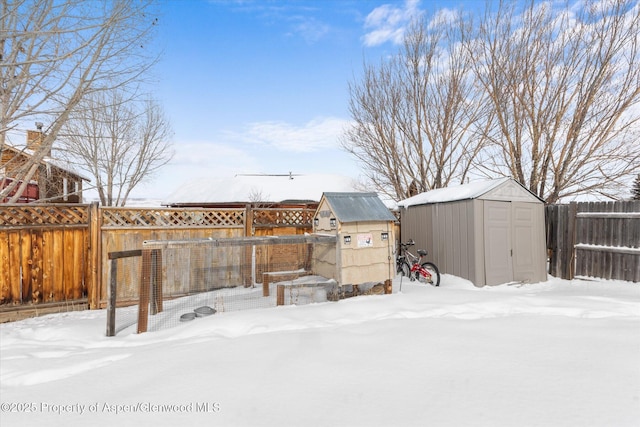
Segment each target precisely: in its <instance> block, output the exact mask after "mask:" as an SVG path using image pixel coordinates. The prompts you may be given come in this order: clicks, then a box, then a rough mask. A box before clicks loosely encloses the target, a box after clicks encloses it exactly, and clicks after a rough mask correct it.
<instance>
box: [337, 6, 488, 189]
mask: <svg viewBox="0 0 640 427" xmlns="http://www.w3.org/2000/svg"><path fill="white" fill-rule="evenodd" d="M467 34H468V29H467V28H466V23H465V21H464V20H463V19H462V18H461V17H460V16H456V17H455V18H447V19H445V18H444V16H441V15H435V16H433V17H432V19H431V20H430V21H426V20H421V21H418V22H415V23H414V24H413V25H412V26H411V27H410V28H409V30H408V32H407V34H406V36H405V39H404V45H403V48H402V49H401V51H400V52H399V53H398V54H397V55H396V56H395V57H393V58H392V59H391V60H388V61H385V60H383V61H382V62H381V63H380V64H379V65H377V66H373V65H366V64H365V70H364V76H363V78H362V81H360V82H355V83H352V84H351V85H350V87H349V90H350V111H351V116H352V120H353V125H352V126H351V127H350V128H349V129H348V130H347V131H346V132H345V134H344V135H343V138H342V145H343V147H344V148H345V149H346V150H347V151H349V152H350V153H352V154H354V155H355V156H356V157H357V158H358V159H359V160H360V161H361V162H362V164H363V166H364V169H365V173H366V175H367V177H368V178H369V179H370V180H371V181H372V182H373V184H374V185H375V186H376V189H377V190H378V191H380V192H381V193H383V194H386V195H388V196H390V197H391V198H393V199H396V200H399V199H403V198H406V197H408V196H410V195H413V194H415V193H417V192H422V191H426V190H430V189H432V188H439V187H443V186H447V185H448V184H450V183H452V182H463V181H464V180H465V178H466V177H467V175H468V173H469V168H470V165H471V164H472V161H473V159H474V158H475V157H476V155H477V154H478V152H479V150H480V149H481V147H482V138H481V137H480V138H478V137H476V138H474V137H473V136H474V135H475V129H474V126H475V124H477V123H481V122H482V120H480V116H481V114H482V109H481V105H482V104H481V102H480V100H479V93H478V92H477V91H476V90H475V87H474V82H473V75H472V69H471V59H472V58H471V56H470V55H469V52H468V50H466V49H463V48H462V46H463V45H464V44H465V43H466V42H467V41H466V35H467ZM485 122H486V121H485Z"/></svg>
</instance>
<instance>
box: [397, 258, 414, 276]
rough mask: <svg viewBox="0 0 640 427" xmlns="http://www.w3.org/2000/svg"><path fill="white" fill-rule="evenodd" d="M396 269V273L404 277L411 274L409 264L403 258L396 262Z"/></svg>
mask: <svg viewBox="0 0 640 427" xmlns="http://www.w3.org/2000/svg"><path fill="white" fill-rule="evenodd" d="M397 269H398V274H401V275H403V276H405V277H409V275H410V274H411V267H410V266H409V263H408V262H407V261H406V260H404V261H402V262H401V263H398V266H397Z"/></svg>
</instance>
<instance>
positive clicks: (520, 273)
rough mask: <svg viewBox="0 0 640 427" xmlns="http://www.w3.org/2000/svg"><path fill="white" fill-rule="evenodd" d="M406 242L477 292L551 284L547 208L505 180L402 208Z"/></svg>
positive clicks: (436, 193) (428, 196) (441, 192)
mask: <svg viewBox="0 0 640 427" xmlns="http://www.w3.org/2000/svg"><path fill="white" fill-rule="evenodd" d="M398 206H399V208H400V227H401V234H402V240H403V241H407V240H409V239H413V240H414V241H415V242H416V246H415V248H416V249H417V248H423V249H426V250H427V251H428V252H429V255H428V257H427V258H428V260H429V261H433V262H434V263H435V264H436V265H437V266H438V268H439V269H440V272H442V273H449V274H453V275H456V276H458V277H463V278H465V279H468V280H470V281H472V282H473V283H474V284H475V285H476V286H484V285H497V284H501V283H509V282H531V283H535V282H541V281H545V280H547V271H546V249H545V246H546V245H545V219H544V202H543V201H542V200H541V199H540V198H538V197H537V196H536V195H535V194H533V193H531V192H530V191H529V190H527V189H526V188H525V187H523V186H522V185H521V184H520V183H518V182H517V181H515V180H513V179H511V178H502V179H495V180H489V181H478V182H472V183H469V184H464V185H459V186H450V187H447V188H440V189H436V190H432V191H427V192H425V193H422V194H418V195H416V196H413V197H410V198H408V199H405V200H403V201H401V202H399V203H398Z"/></svg>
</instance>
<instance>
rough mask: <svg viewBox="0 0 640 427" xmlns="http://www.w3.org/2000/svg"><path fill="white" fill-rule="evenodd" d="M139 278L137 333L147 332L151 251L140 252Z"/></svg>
mask: <svg viewBox="0 0 640 427" xmlns="http://www.w3.org/2000/svg"><path fill="white" fill-rule="evenodd" d="M140 270H141V276H142V277H141V278H140V291H139V295H140V302H139V305H138V333H139V334H141V333H143V332H147V324H148V321H149V288H150V286H151V250H149V249H146V250H143V251H142V268H141V269H140Z"/></svg>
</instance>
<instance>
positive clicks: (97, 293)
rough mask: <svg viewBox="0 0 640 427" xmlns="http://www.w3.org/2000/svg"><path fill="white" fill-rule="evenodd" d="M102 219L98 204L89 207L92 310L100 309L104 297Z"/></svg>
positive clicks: (90, 304)
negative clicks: (101, 298)
mask: <svg viewBox="0 0 640 427" xmlns="http://www.w3.org/2000/svg"><path fill="white" fill-rule="evenodd" d="M101 222H102V218H101V211H100V208H99V204H98V202H93V203H91V205H90V206H89V245H90V251H89V275H88V279H89V283H87V291H88V292H87V294H88V295H87V296H88V300H89V301H88V302H89V308H90V309H96V308H100V297H101V295H102V273H101V272H102V236H101V234H100V230H101V228H102V226H101Z"/></svg>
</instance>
